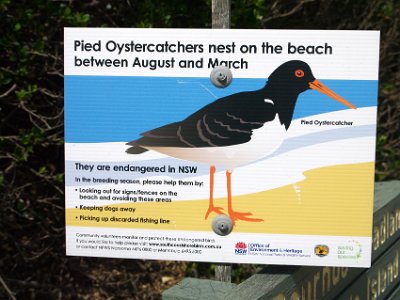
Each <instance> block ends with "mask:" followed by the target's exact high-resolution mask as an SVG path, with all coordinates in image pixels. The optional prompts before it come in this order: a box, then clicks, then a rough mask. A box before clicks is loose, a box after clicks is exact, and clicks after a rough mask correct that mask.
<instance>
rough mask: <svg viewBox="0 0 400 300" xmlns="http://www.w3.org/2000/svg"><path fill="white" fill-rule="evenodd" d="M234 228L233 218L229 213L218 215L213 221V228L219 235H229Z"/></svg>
mask: <svg viewBox="0 0 400 300" xmlns="http://www.w3.org/2000/svg"><path fill="white" fill-rule="evenodd" d="M232 229H233V223H232V220H231V218H230V217H229V216H227V215H218V216H216V217H215V218H214V220H213V221H212V230H213V231H214V232H215V233H216V234H218V235H222V236H225V235H228V234H230V233H231V232H232Z"/></svg>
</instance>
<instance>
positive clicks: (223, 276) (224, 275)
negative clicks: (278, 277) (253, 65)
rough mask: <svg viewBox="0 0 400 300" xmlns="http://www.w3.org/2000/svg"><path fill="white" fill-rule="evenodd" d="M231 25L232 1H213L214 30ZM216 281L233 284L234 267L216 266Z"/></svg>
mask: <svg viewBox="0 0 400 300" xmlns="http://www.w3.org/2000/svg"><path fill="white" fill-rule="evenodd" d="M230 23H231V1H230V0H212V28H214V29H229V28H230ZM215 280H217V281H223V282H231V280H232V265H230V264H223V265H215Z"/></svg>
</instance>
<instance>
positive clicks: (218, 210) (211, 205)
mask: <svg viewBox="0 0 400 300" xmlns="http://www.w3.org/2000/svg"><path fill="white" fill-rule="evenodd" d="M214 174H215V167H214V166H211V167H210V202H209V204H208V210H207V212H206V215H205V216H204V219H206V220H207V218H208V215H209V214H210V213H211V212H216V213H217V214H219V215H221V214H223V212H222V207H218V206H217V207H216V206H214Z"/></svg>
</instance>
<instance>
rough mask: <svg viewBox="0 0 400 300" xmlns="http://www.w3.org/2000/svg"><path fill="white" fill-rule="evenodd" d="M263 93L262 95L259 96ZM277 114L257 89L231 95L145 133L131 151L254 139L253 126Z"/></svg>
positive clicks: (269, 119) (255, 126) (228, 144)
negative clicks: (252, 136) (182, 118)
mask: <svg viewBox="0 0 400 300" xmlns="http://www.w3.org/2000/svg"><path fill="white" fill-rule="evenodd" d="M260 97H261V98H260ZM275 116H276V110H275V107H274V105H273V103H269V102H265V101H264V99H263V98H262V95H261V94H260V93H259V92H258V91H255V92H243V93H238V94H234V95H230V96H227V97H224V98H221V99H218V100H216V101H215V102H212V103H210V104H208V105H206V106H205V107H203V108H201V109H200V110H198V111H197V112H195V113H194V114H192V115H190V116H189V117H187V118H186V119H185V120H183V121H181V122H176V123H171V124H167V125H165V126H162V127H159V128H156V129H153V130H150V131H147V132H145V133H142V136H143V137H142V138H140V139H138V140H135V141H132V142H130V143H128V145H131V146H133V147H132V148H130V149H128V151H127V152H128V153H141V152H144V151H146V148H147V147H148V148H151V147H184V148H188V147H221V146H231V145H237V144H242V143H245V142H248V141H250V140H251V135H252V133H253V130H254V129H257V128H260V127H261V126H263V125H264V123H265V122H268V121H271V120H273V119H274V118H275Z"/></svg>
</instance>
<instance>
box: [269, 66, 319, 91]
mask: <svg viewBox="0 0 400 300" xmlns="http://www.w3.org/2000/svg"><path fill="white" fill-rule="evenodd" d="M314 80H315V77H314V75H313V73H312V71H311V68H310V66H309V65H308V64H307V63H305V62H304V61H301V60H290V61H287V62H285V63H284V64H282V65H280V66H279V67H278V68H277V69H276V70H275V71H273V72H272V73H271V75H270V76H269V78H268V86H269V87H270V88H276V89H285V90H286V91H287V92H290V93H293V94H297V95H298V94H300V93H302V92H304V91H306V90H308V89H310V83H311V82H313V81H314Z"/></svg>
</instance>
